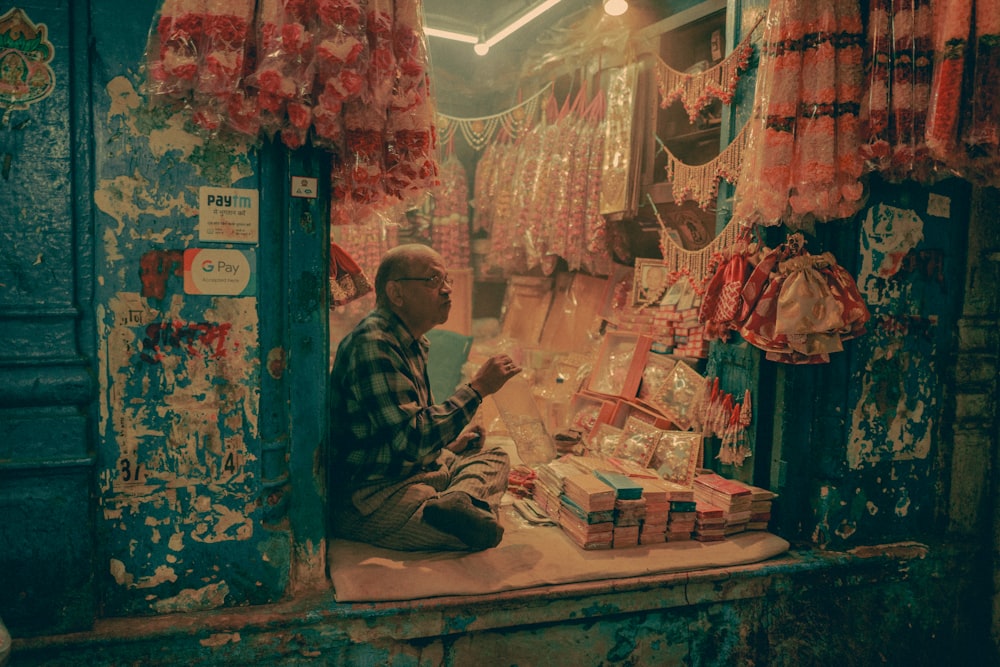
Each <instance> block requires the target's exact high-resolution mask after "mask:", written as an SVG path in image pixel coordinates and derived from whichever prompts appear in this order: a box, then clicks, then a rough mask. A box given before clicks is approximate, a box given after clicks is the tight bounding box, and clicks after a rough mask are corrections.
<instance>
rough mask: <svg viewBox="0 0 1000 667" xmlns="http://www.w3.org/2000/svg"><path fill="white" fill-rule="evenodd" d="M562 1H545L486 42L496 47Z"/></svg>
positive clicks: (501, 29)
mask: <svg viewBox="0 0 1000 667" xmlns="http://www.w3.org/2000/svg"><path fill="white" fill-rule="evenodd" d="M560 1H561V0H545V1H544V2H542V3H539V4H537V5H535V6H534V7H532V8H531V9H529V10H528V11H527V12H525V13H524V14H522V15H521V16H520V17H519V18H516V19H514V20H513V21H511V22H510V23H508V24H507V25H506V26H505V27H503V28H500V30H499V31H498V32H497V33H496V34H495V35H493V36H492V37H490V38H488V39H487V40H486V43H487V44H489V45H490V46H496V44H497V43H498V42H499V41H500V40H502V39H504V38H506V37H510V36H511V35H512V34H513V33H514V32H515V31H517V30H520V29H521V28H523V27H524V26H526V25H528V24H529V23H531V22H532V21H534V20H535V19H536V18H538V17H539V16H541V15H542V14H544V13H545V12H547V11H548V10H549V9H551V8H552V7H554V6H556V5H558V4H559V2H560Z"/></svg>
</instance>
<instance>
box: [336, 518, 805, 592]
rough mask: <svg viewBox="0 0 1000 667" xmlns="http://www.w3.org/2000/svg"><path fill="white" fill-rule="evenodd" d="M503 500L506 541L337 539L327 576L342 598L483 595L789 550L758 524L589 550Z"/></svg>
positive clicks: (751, 559) (749, 559) (748, 559)
mask: <svg viewBox="0 0 1000 667" xmlns="http://www.w3.org/2000/svg"><path fill="white" fill-rule="evenodd" d="M512 512H513V510H512V509H510V508H505V509H504V511H503V512H502V520H503V522H504V526H505V528H506V533H505V534H504V538H503V541H502V542H501V543H500V545H499V546H497V547H496V548H494V549H488V550H486V551H481V552H478V553H472V554H466V553H453V552H444V553H438V552H435V553H407V552H401V551H392V550H390V549H382V548H379V547H374V546H370V545H367V544H361V543H358V542H350V541H347V540H333V541H331V543H330V546H329V551H328V564H329V568H330V578H331V579H332V581H333V585H334V589H335V592H336V598H337V600H338V601H339V602H385V601H399V600H418V599H424V598H432V597H440V596H447V595H479V594H484V593H499V592H501V591H509V590H517V589H524V588H532V587H534V586H545V585H551V584H568V583H578V582H584V581H599V580H604V579H620V578H625V577H637V576H642V575H649V574H662V573H667V572H681V571H687V570H700V569H706V568H714V567H726V566H732V565H745V564H748V563H756V562H759V561H763V560H766V559H768V558H772V557H774V556H777V555H779V554H782V553H784V552H786V551H787V550H788V547H789V544H788V542H786V541H785V540H784V539H782V538H780V537H778V536H777V535H772V534H770V533H765V532H760V531H753V532H747V533H741V534H738V535H734V536H732V537H730V538H728V539H726V540H724V541H721V542H705V543H702V542H696V541H689V542H668V543H664V544H655V545H648V546H647V545H642V546H638V547H631V548H626V549H608V550H603V551H584V550H583V549H581V548H580V547H578V546H576V544H575V543H573V542H572V541H571V540H570V539H569V538H568V537H567V536H566V535H565V534H564V533H563V531H562V529H560V528H558V527H554V526H549V527H535V526H528V525H526V524H525V522H524V521H523V520H520V519H519V518H517V516H516V515H514V514H512Z"/></svg>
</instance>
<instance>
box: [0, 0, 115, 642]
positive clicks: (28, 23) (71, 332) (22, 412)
mask: <svg viewBox="0 0 1000 667" xmlns="http://www.w3.org/2000/svg"><path fill="white" fill-rule="evenodd" d="M22 7H23V8H24V13H21V12H18V11H17V10H15V8H13V7H12V6H11V3H6V2H5V3H2V4H0V17H2V19H0V31H2V32H3V33H4V34H5V35H6V36H8V37H15V38H17V37H21V39H20V40H17V39H15V41H14V42H13V43H12V48H15V49H16V50H18V52H19V53H21V54H23V55H24V57H25V58H28V59H31V61H32V62H35V63H36V69H35V70H34V73H33V74H32V76H31V77H27V82H26V86H25V88H24V89H22V90H21V91H20V92H18V91H17V89H13V88H10V87H6V88H5V89H4V91H3V103H2V107H0V181H2V182H0V211H2V213H0V544H2V545H3V548H2V549H0V573H2V575H0V616H2V617H3V618H4V620H5V622H6V623H7V624H8V625H9V626H11V627H12V628H14V629H16V630H18V631H20V632H42V631H48V632H53V631H54V632H58V631H67V630H72V629H78V628H83V627H88V626H89V625H90V623H91V621H92V618H93V615H94V611H95V608H96V604H95V603H96V600H95V595H94V593H95V588H94V582H93V571H94V567H95V561H96V557H95V552H94V539H93V532H92V528H93V521H92V510H93V506H92V504H91V503H90V497H91V488H92V486H93V480H94V453H95V442H94V439H93V432H94V431H93V427H94V411H93V405H94V399H95V397H96V388H97V383H96V381H95V376H94V368H95V364H94V358H95V355H94V351H95V348H94V317H93V312H92V308H91V298H92V291H93V288H92V278H93V267H94V251H93V235H92V228H91V217H90V204H89V202H90V200H91V197H90V185H89V175H90V173H91V160H90V145H91V144H90V134H89V129H88V122H89V106H90V103H89V92H90V91H89V90H88V88H87V85H86V77H82V78H80V77H77V76H75V73H76V72H77V67H78V66H79V65H80V63H81V62H85V61H81V60H80V57H81V56H83V55H85V53H86V44H87V31H86V25H87V6H86V4H85V3H73V4H70V3H68V2H48V3H35V4H33V5H31V6H27V7H24V6H22ZM15 21H17V22H18V25H17V26H15V25H14V22H15ZM32 24H43V25H44V28H42V27H39V26H37V25H32ZM22 27H23V29H22Z"/></svg>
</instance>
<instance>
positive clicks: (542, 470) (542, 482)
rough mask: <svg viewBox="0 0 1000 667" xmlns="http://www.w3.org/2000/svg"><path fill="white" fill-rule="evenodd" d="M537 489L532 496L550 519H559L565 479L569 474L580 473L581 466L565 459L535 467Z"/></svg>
mask: <svg viewBox="0 0 1000 667" xmlns="http://www.w3.org/2000/svg"><path fill="white" fill-rule="evenodd" d="M535 472H536V473H537V474H538V476H537V477H536V478H535V489H534V492H533V494H532V498H533V499H534V500H535V502H536V503H538V506H539V507H540V508H541V509H542V511H543V512H545V513H546V514H547V515H548V516H549V518H550V519H552V520H554V521H558V520H559V508H560V506H561V501H560V498H561V497H562V494H563V480H564V479H566V477H567V476H569V475H578V474H580V470H579V468H577V467H576V466H574V465H573V464H571V463H567V462H564V461H552V462H550V463H546V464H545V465H542V466H538V467H537V468H536V469H535Z"/></svg>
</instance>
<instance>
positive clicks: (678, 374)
mask: <svg viewBox="0 0 1000 667" xmlns="http://www.w3.org/2000/svg"><path fill="white" fill-rule="evenodd" d="M704 399H705V378H704V377H702V376H701V375H700V374H699V373H698V371H696V370H694V369H693V368H691V367H690V366H688V365H687V364H686V363H684V362H683V361H678V362H677V363H676V364H674V367H673V368H672V369H670V372H669V373H667V376H666V379H665V380H664V382H663V383H662V384H661V385H660V386H659V387H658V388H657V389H656V390H655V391H651V392H650V394H649V396H648V397H647V398H646V399H645V400H646V402H647V403H649V404H650V405H651V406H653V407H654V408H655V409H657V410H659V411H660V412H662V413H663V415H664V416H666V417H667V418H668V419H669V420H670V421H672V422H673V423H674V424H675V425H676V426H677V428H678V429H680V430H682V431H686V430H688V429H689V428H691V426H693V425H695V424H696V423H697V421H698V412H699V410H700V408H701V403H702V401H703V400H704Z"/></svg>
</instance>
